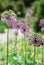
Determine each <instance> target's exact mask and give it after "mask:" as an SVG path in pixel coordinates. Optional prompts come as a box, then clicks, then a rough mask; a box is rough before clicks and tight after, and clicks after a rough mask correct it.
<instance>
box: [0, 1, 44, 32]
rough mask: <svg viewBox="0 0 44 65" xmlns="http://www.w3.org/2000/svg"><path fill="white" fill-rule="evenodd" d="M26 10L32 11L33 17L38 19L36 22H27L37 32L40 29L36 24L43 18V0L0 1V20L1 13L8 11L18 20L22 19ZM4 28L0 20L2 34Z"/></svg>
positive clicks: (4, 25)
mask: <svg viewBox="0 0 44 65" xmlns="http://www.w3.org/2000/svg"><path fill="white" fill-rule="evenodd" d="M28 8H31V9H32V11H33V16H34V17H35V18H36V19H38V21H37V20H35V19H34V20H33V21H30V20H29V22H31V24H32V25H33V24H34V26H33V28H34V31H35V32H39V31H40V29H41V28H40V27H39V24H38V22H39V20H40V19H41V18H44V0H0V19H1V13H2V12H3V11H5V10H9V9H11V10H13V11H14V12H15V13H16V14H17V16H18V19H20V18H23V17H24V16H25V13H26V10H27V9H28ZM5 27H6V24H5V23H3V22H2V21H1V20H0V32H4V29H5Z"/></svg>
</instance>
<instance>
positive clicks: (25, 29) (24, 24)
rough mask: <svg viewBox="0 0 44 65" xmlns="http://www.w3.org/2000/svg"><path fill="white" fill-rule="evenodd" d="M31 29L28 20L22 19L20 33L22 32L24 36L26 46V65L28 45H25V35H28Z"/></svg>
mask: <svg viewBox="0 0 44 65" xmlns="http://www.w3.org/2000/svg"><path fill="white" fill-rule="evenodd" d="M29 27H30V24H29V23H28V21H27V19H25V18H24V19H22V20H21V21H20V31H21V33H22V34H23V35H24V44H25V46H24V48H25V51H24V52H25V65H27V64H26V43H25V41H26V40H25V34H27V33H29Z"/></svg>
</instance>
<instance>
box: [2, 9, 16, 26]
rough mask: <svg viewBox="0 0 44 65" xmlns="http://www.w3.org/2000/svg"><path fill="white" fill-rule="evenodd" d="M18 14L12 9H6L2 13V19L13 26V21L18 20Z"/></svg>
mask: <svg viewBox="0 0 44 65" xmlns="http://www.w3.org/2000/svg"><path fill="white" fill-rule="evenodd" d="M16 18H17V15H16V14H15V13H14V12H13V11H12V10H9V11H4V12H3V13H2V15H1V20H2V21H3V22H6V23H7V24H8V26H13V23H14V22H16Z"/></svg>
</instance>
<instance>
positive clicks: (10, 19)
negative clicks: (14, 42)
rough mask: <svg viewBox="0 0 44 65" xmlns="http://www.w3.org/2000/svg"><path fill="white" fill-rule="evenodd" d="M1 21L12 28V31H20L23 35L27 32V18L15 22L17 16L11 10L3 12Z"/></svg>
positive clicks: (28, 25)
mask: <svg viewBox="0 0 44 65" xmlns="http://www.w3.org/2000/svg"><path fill="white" fill-rule="evenodd" d="M1 20H2V21H3V22H6V23H7V24H8V26H10V27H13V28H14V29H17V30H19V29H20V31H21V33H23V34H25V33H26V32H29V27H30V24H29V23H28V22H27V21H28V20H27V18H24V19H22V20H20V22H17V15H16V14H15V13H14V12H13V11H12V10H9V11H4V12H3V13H2V15H1Z"/></svg>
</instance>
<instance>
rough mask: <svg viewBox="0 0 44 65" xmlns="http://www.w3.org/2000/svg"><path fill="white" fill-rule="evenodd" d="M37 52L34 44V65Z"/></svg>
mask: <svg viewBox="0 0 44 65" xmlns="http://www.w3.org/2000/svg"><path fill="white" fill-rule="evenodd" d="M35 52H36V47H35V46H34V65H35Z"/></svg>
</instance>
